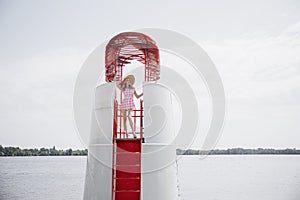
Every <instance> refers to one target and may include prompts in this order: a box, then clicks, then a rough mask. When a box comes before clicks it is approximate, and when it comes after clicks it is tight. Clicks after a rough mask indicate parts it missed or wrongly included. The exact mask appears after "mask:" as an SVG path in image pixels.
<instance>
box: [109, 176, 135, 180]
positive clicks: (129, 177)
mask: <svg viewBox="0 0 300 200" xmlns="http://www.w3.org/2000/svg"><path fill="white" fill-rule="evenodd" d="M114 179H140V177H139V176H138V177H122V178H117V177H114Z"/></svg>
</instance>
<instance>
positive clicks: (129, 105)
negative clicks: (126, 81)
mask: <svg viewBox="0 0 300 200" xmlns="http://www.w3.org/2000/svg"><path fill="white" fill-rule="evenodd" d="M133 94H134V89H133V88H125V89H124V91H123V100H122V103H121V107H120V109H122V110H134V109H135V105H134V102H133Z"/></svg>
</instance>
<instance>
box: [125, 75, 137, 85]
mask: <svg viewBox="0 0 300 200" xmlns="http://www.w3.org/2000/svg"><path fill="white" fill-rule="evenodd" d="M128 78H129V80H130V82H131V84H132V85H133V84H134V82H135V77H134V76H133V75H132V74H130V75H128V76H126V77H125V78H124V79H123V82H122V83H124V81H125V80H126V79H128Z"/></svg>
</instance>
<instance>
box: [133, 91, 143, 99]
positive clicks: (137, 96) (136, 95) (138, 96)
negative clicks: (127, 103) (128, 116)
mask: <svg viewBox="0 0 300 200" xmlns="http://www.w3.org/2000/svg"><path fill="white" fill-rule="evenodd" d="M134 96H135V97H136V98H137V99H138V98H140V97H141V96H143V93H141V94H140V95H138V94H137V93H136V91H135V90H134Z"/></svg>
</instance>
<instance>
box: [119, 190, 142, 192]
mask: <svg viewBox="0 0 300 200" xmlns="http://www.w3.org/2000/svg"><path fill="white" fill-rule="evenodd" d="M115 192H140V190H115Z"/></svg>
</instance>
